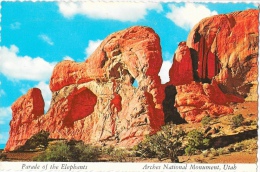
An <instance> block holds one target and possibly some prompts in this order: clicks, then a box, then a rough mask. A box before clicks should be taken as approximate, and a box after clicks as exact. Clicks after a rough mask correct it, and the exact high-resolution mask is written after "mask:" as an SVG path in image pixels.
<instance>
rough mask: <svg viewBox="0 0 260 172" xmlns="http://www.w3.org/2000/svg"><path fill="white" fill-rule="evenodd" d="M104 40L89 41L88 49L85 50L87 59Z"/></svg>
mask: <svg viewBox="0 0 260 172" xmlns="http://www.w3.org/2000/svg"><path fill="white" fill-rule="evenodd" d="M102 41H103V40H99V39H98V40H95V41H93V40H89V41H88V47H87V48H86V49H85V54H86V55H87V57H89V56H90V55H91V54H92V53H93V52H94V51H95V50H96V49H97V47H98V46H99V45H100V44H101V42H102Z"/></svg>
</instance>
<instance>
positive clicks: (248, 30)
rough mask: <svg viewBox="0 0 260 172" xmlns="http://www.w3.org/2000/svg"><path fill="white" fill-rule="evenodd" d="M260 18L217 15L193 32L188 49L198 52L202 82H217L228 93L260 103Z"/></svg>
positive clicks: (252, 12)
mask: <svg viewBox="0 0 260 172" xmlns="http://www.w3.org/2000/svg"><path fill="white" fill-rule="evenodd" d="M258 14H259V11H258V10H246V11H240V12H234V13H230V14H223V15H216V16H212V17H209V18H206V19H203V20H202V21H201V22H199V23H198V24H197V25H196V26H195V27H194V28H193V29H192V30H191V32H190V34H189V36H188V39H187V45H188V46H189V47H190V48H192V49H194V50H196V51H197V55H198V75H199V78H200V79H201V81H209V80H211V79H212V78H215V79H216V81H217V82H218V83H219V85H220V87H221V90H222V91H224V92H225V93H229V94H235V95H238V96H241V97H244V98H247V99H248V100H251V101H252V100H254V101H256V100H257V98H256V96H255V95H256V88H257V73H258V72H257V71H258V70H257V58H258V34H259V33H258V24H256V23H258Z"/></svg>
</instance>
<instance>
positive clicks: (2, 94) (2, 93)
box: [0, 89, 6, 97]
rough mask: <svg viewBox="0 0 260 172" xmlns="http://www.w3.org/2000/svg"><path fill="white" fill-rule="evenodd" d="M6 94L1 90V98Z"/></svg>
mask: <svg viewBox="0 0 260 172" xmlns="http://www.w3.org/2000/svg"><path fill="white" fill-rule="evenodd" d="M5 94H6V93H5V91H4V90H3V89H0V97H2V96H4V95H5Z"/></svg>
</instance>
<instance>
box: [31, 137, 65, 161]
mask: <svg viewBox="0 0 260 172" xmlns="http://www.w3.org/2000/svg"><path fill="white" fill-rule="evenodd" d="M69 151H70V149H69V146H68V145H67V144H66V143H64V142H63V143H57V144H54V145H51V146H49V147H48V149H46V151H45V152H44V153H43V154H41V155H39V156H38V157H36V158H35V160H36V161H54V162H68V161H70V156H69Z"/></svg>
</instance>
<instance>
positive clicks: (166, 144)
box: [135, 124, 185, 162]
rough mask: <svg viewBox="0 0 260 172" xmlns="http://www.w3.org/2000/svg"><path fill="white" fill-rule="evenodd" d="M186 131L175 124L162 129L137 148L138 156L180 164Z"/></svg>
mask: <svg viewBox="0 0 260 172" xmlns="http://www.w3.org/2000/svg"><path fill="white" fill-rule="evenodd" d="M184 136H185V133H184V131H183V130H182V129H181V128H179V127H177V126H176V125H174V124H168V125H165V126H163V127H162V129H161V131H159V132H157V133H156V134H154V135H152V136H147V137H146V139H145V140H144V141H143V142H141V143H140V144H139V145H138V146H137V148H135V149H137V152H138V153H137V154H139V155H141V156H143V157H149V158H152V157H157V158H158V159H159V160H160V161H161V160H162V159H163V158H170V159H171V161H172V162H179V159H178V156H177V155H178V152H179V151H180V150H181V147H182V140H183V139H184Z"/></svg>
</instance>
